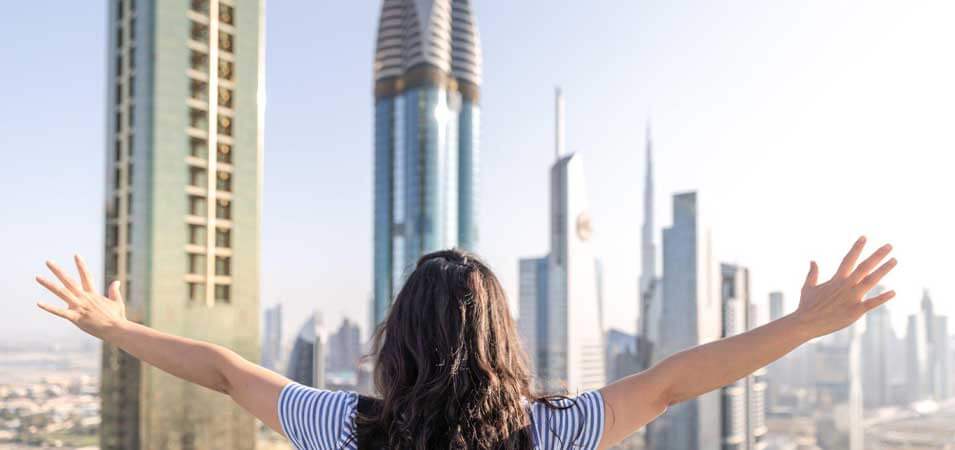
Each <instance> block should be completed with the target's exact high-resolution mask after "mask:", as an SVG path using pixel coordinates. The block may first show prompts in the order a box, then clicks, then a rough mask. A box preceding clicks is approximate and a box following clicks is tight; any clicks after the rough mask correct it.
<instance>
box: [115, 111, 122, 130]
mask: <svg viewBox="0 0 955 450" xmlns="http://www.w3.org/2000/svg"><path fill="white" fill-rule="evenodd" d="M122 128H123V115H122V113H121V112H120V111H116V131H117V132H119V130H121V129H122Z"/></svg>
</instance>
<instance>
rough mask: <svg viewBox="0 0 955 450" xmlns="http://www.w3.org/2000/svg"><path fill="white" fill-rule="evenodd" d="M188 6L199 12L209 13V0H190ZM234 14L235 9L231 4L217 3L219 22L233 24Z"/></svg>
mask: <svg viewBox="0 0 955 450" xmlns="http://www.w3.org/2000/svg"><path fill="white" fill-rule="evenodd" d="M189 7H190V9H192V10H193V11H195V12H197V13H199V14H202V15H208V14H209V0H192V2H191V3H190V5H189ZM234 16H235V10H234V9H233V8H232V6H229V5H226V4H222V3H219V22H222V23H224V24H228V25H233V24H234V21H235V17H234Z"/></svg>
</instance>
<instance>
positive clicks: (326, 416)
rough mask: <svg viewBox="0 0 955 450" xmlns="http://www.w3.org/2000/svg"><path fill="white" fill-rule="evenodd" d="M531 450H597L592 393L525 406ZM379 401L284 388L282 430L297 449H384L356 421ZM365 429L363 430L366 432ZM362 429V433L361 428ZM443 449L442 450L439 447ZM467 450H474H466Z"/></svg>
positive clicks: (600, 417) (598, 424) (598, 425)
mask: <svg viewBox="0 0 955 450" xmlns="http://www.w3.org/2000/svg"><path fill="white" fill-rule="evenodd" d="M525 407H526V410H527V412H528V415H529V419H530V423H529V424H528V426H527V427H526V428H525V429H523V430H520V432H523V433H528V436H529V437H530V440H531V443H532V444H531V447H530V448H528V450H530V449H535V450H537V449H547V450H550V449H571V448H573V449H582V450H590V449H596V448H597V445H598V443H599V442H600V437H601V435H602V433H603V429H604V404H603V398H602V397H601V396H600V393H599V392H597V391H591V392H586V393H583V394H581V395H579V396H577V397H573V398H566V399H558V400H554V401H553V404H552V405H548V404H545V403H544V402H542V401H537V402H531V403H527V404H525ZM377 408H380V400H378V399H369V398H367V397H360V396H359V395H358V394H356V393H354V392H348V391H337V392H332V391H325V390H321V389H314V388H310V387H307V386H302V385H300V384H289V385H287V386H286V387H285V388H284V389H283V390H282V393H281V395H280V396H279V405H278V410H279V419H280V421H281V424H282V431H283V432H284V433H285V435H286V436H288V438H289V440H290V441H291V442H292V444H293V445H295V448H297V449H303V450H304V449H309V450H359V449H360V450H379V449H381V448H385V447H387V444H384V442H385V441H386V440H387V437H386V436H385V435H384V433H382V432H381V430H377V429H374V428H372V427H373V426H372V425H370V424H364V423H363V421H362V420H361V418H360V417H362V416H366V415H374V414H375V411H374V410H375V409H377ZM365 427H367V428H365ZM363 428H364V429H363ZM442 448H445V447H442ZM467 448H473V447H472V446H470V445H468V447H467Z"/></svg>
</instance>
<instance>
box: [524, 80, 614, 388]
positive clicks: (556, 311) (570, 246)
mask: <svg viewBox="0 0 955 450" xmlns="http://www.w3.org/2000/svg"><path fill="white" fill-rule="evenodd" d="M555 95H556V99H555V121H554V122H555V126H556V128H557V130H556V131H555V136H556V139H555V143H554V147H555V149H554V154H555V161H554V165H553V166H551V169H550V220H549V223H550V254H548V255H546V256H543V257H538V258H522V259H521V260H520V262H519V267H520V287H519V289H518V291H519V293H518V298H519V308H520V319H519V320H518V329H519V332H520V335H521V339H522V340H523V342H524V347H525V348H526V349H527V350H528V353H529V354H530V359H531V365H532V366H533V370H534V374H535V377H536V378H537V381H538V384H539V386H540V387H542V388H543V389H544V390H547V391H551V392H555V391H566V392H571V393H576V392H580V391H584V390H589V389H598V388H600V387H601V386H603V385H604V383H605V382H606V373H605V368H604V343H603V326H602V322H601V306H600V281H599V274H600V269H599V268H598V262H597V260H596V258H595V255H594V249H593V245H592V243H591V237H592V234H593V228H592V224H591V220H590V213H589V212H588V210H589V208H588V205H587V188H586V183H585V180H584V168H583V159H582V157H581V156H580V155H576V154H573V153H569V154H564V152H563V142H564V138H563V135H564V133H563V126H564V119H563V115H564V107H563V106H564V101H563V96H562V94H561V91H560V88H558V89H557V90H556V91H555Z"/></svg>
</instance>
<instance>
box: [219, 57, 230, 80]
mask: <svg viewBox="0 0 955 450" xmlns="http://www.w3.org/2000/svg"><path fill="white" fill-rule="evenodd" d="M219 78H222V79H223V80H231V79H232V63H231V62H230V61H226V60H224V59H220V60H219Z"/></svg>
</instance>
